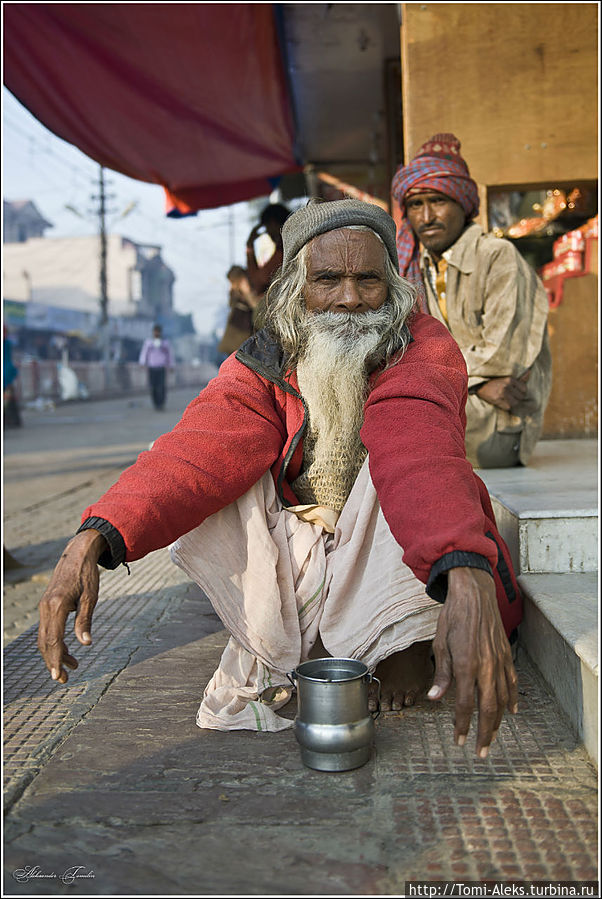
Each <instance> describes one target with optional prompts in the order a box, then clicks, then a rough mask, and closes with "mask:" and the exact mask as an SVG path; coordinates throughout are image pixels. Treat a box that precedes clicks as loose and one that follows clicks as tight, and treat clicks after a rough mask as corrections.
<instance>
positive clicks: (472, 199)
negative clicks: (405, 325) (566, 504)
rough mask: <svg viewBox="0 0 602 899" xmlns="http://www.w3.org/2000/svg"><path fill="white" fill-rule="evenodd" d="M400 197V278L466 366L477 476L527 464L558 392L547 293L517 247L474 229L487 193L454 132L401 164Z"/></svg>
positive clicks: (396, 184)
mask: <svg viewBox="0 0 602 899" xmlns="http://www.w3.org/2000/svg"><path fill="white" fill-rule="evenodd" d="M392 192H393V195H394V197H395V198H396V199H397V201H398V202H399V207H400V210H401V215H402V221H401V227H400V228H399V230H398V235H397V252H398V256H399V267H400V272H401V274H402V275H404V276H405V277H406V278H408V279H409V280H411V281H413V282H415V283H416V284H417V285H418V288H419V293H418V299H419V304H420V307H421V308H422V310H423V311H424V312H428V313H430V315H432V316H434V317H435V318H436V319H438V320H439V321H440V322H442V323H443V324H444V325H445V326H446V328H447V329H448V330H449V331H450V333H451V335H452V336H453V338H454V339H455V340H456V342H457V344H458V346H459V347H460V349H461V351H462V354H463V356H464V359H465V361H466V366H467V369H468V387H469V390H468V401H467V405H466V419H467V424H466V454H467V457H468V459H469V460H470V461H471V462H472V464H473V465H474V466H475V467H477V468H498V467H506V466H512V465H517V464H521V465H526V464H527V463H528V461H529V458H530V456H531V454H532V452H533V449H534V448H535V444H536V443H537V440H538V439H539V436H540V434H541V429H542V425H543V416H544V411H545V407H546V404H547V401H548V398H549V395H550V389H551V357H550V349H549V344H548V335H547V317H548V301H547V296H546V292H545V290H544V287H543V285H542V283H541V281H540V280H539V278H538V277H537V275H536V274H535V272H534V271H533V269H532V268H531V267H530V266H529V265H528V264H527V263H526V262H525V260H524V259H523V258H522V256H521V255H520V253H519V252H518V251H517V250H516V248H515V247H514V245H513V244H512V243H510V241H507V240H503V239H500V238H497V237H494V236H492V235H490V234H485V233H484V232H483V230H482V229H481V227H480V226H479V225H478V224H476V223H475V222H474V221H473V219H474V218H475V216H477V215H478V212H479V193H478V189H477V185H476V183H475V182H474V181H473V179H472V178H471V177H470V174H469V171H468V166H467V165H466V163H465V161H464V160H463V159H462V157H461V155H460V142H459V141H458V139H457V138H456V137H455V136H454V135H453V134H435V135H434V136H433V137H431V139H430V140H428V141H427V142H426V143H425V144H424V145H423V146H422V147H421V148H420V150H419V151H418V153H417V155H416V156H415V157H414V159H413V160H412V161H411V162H410V163H409V164H408V165H405V166H400V168H399V169H398V171H397V173H396V175H395V177H394V179H393V185H392Z"/></svg>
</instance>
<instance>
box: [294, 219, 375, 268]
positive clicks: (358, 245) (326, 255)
mask: <svg viewBox="0 0 602 899" xmlns="http://www.w3.org/2000/svg"><path fill="white" fill-rule="evenodd" d="M307 249H308V263H309V264H310V265H311V266H316V265H323V264H335V263H336V262H338V261H340V260H341V259H344V258H346V257H347V256H348V255H350V254H351V255H352V256H353V257H356V258H361V259H362V260H367V261H368V260H369V261H370V264H375V263H376V262H380V263H383V264H384V253H385V247H384V244H383V243H382V241H381V240H379V238H378V237H377V236H376V234H374V232H373V231H357V230H355V229H353V228H337V229H335V230H333V231H326V232H324V234H318V236H317V237H314V238H313V239H312V240H310V242H309V243H308V245H307Z"/></svg>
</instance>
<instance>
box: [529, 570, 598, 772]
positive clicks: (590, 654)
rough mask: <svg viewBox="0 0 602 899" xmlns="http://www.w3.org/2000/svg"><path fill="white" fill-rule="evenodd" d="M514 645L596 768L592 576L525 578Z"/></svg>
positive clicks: (595, 604) (595, 615)
mask: <svg viewBox="0 0 602 899" xmlns="http://www.w3.org/2000/svg"><path fill="white" fill-rule="evenodd" d="M519 583H520V585H521V588H522V590H523V593H524V596H525V616H524V620H523V623H522V624H521V626H520V643H521V645H522V646H523V647H524V648H525V650H526V651H527V653H528V655H529V656H530V657H531V659H532V660H533V662H534V663H535V665H536V666H537V667H538V668H539V670H540V672H541V674H542V675H543V677H544V678H545V680H546V681H547V683H548V685H549V686H550V688H551V690H552V691H553V693H554V695H555V696H556V698H557V700H558V702H559V704H560V707H561V708H562V710H563V711H564V713H565V715H566V716H567V718H568V719H569V721H570V722H571V724H572V725H573V727H574V729H575V732H576V733H577V735H578V736H579V738H580V739H581V740H582V741H583V743H584V745H585V748H586V749H587V751H588V753H589V754H590V756H591V757H592V759H593V760H594V762H595V763H596V765H597V764H598V600H597V597H598V575H597V573H591V574H590V573H588V574H528V575H521V576H520V577H519Z"/></svg>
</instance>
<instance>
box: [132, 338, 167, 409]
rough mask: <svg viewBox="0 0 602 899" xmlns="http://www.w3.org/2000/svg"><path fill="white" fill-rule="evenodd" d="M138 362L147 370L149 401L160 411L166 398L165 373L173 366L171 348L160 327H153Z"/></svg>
mask: <svg viewBox="0 0 602 899" xmlns="http://www.w3.org/2000/svg"><path fill="white" fill-rule="evenodd" d="M138 361H139V362H140V365H146V367H147V369H148V383H149V387H150V394H151V399H152V402H153V406H154V407H155V409H157V410H158V411H160V410H161V409H163V407H164V406H165V398H166V396H167V371H168V369H171V368H173V364H174V360H173V354H172V351H171V346H170V343H169V341H168V340H165V339H164V337H163V330H162V328H161V325H155V326H154V327H153V336H152V338H148V339H147V340H145V341H144V344H143V346H142V350H141V352H140V359H139V360H138Z"/></svg>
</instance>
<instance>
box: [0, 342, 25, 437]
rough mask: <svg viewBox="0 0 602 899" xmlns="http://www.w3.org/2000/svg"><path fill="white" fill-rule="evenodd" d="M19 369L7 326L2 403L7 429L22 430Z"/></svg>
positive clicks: (3, 360)
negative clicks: (18, 398) (18, 394)
mask: <svg viewBox="0 0 602 899" xmlns="http://www.w3.org/2000/svg"><path fill="white" fill-rule="evenodd" d="M18 375H19V369H18V368H17V366H16V365H15V363H14V362H13V347H12V342H11V339H10V337H9V336H8V329H7V327H6V325H4V327H3V335H2V402H3V411H4V417H3V424H4V427H5V428H20V427H21V425H22V423H23V422H22V420H21V412H20V410H19V403H18V401H17V389H16V388H17V377H18Z"/></svg>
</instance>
